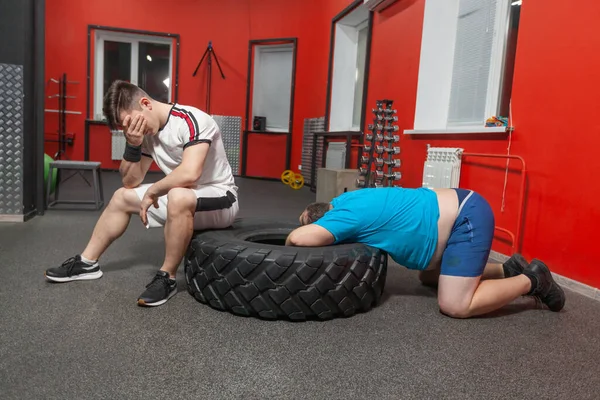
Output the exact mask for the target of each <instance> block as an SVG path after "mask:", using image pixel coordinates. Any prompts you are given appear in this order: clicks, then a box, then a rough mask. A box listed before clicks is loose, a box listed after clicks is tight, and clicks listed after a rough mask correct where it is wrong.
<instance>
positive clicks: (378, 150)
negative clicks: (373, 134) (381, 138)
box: [375, 145, 386, 154]
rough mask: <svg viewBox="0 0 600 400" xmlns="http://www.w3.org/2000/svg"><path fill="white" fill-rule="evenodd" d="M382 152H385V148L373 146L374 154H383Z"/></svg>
mask: <svg viewBox="0 0 600 400" xmlns="http://www.w3.org/2000/svg"><path fill="white" fill-rule="evenodd" d="M384 151H386V148H385V147H383V146H379V145H377V146H375V153H377V154H383V152H384Z"/></svg>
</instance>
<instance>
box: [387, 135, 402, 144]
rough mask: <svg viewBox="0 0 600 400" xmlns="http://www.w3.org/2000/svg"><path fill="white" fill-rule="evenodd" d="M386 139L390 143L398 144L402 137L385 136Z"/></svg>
mask: <svg viewBox="0 0 600 400" xmlns="http://www.w3.org/2000/svg"><path fill="white" fill-rule="evenodd" d="M384 139H385V140H387V141H388V142H394V143H397V142H399V141H400V136H399V135H392V136H390V135H385V136H384Z"/></svg>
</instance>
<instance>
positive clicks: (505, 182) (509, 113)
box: [500, 99, 513, 212]
mask: <svg viewBox="0 0 600 400" xmlns="http://www.w3.org/2000/svg"><path fill="white" fill-rule="evenodd" d="M512 131H513V123H512V99H511V100H509V102H508V147H507V149H506V151H507V152H506V155H510V146H511V144H512ZM509 163H510V158H507V159H506V171H504V188H503V189H502V207H500V212H504V205H505V202H506V184H507V183H508V164H509Z"/></svg>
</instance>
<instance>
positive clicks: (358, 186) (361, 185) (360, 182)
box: [356, 178, 365, 188]
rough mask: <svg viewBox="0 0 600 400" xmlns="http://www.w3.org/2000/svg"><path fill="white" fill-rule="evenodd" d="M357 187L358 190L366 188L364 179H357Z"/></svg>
mask: <svg viewBox="0 0 600 400" xmlns="http://www.w3.org/2000/svg"><path fill="white" fill-rule="evenodd" d="M356 187H357V188H364V187H365V181H364V180H362V179H360V178H359V179H357V180H356Z"/></svg>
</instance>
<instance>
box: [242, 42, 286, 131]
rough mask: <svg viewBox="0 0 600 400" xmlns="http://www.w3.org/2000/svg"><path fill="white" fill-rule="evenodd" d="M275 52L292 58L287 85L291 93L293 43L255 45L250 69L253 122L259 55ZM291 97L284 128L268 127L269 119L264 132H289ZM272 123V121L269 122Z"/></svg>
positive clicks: (257, 89) (255, 113) (257, 87)
mask: <svg viewBox="0 0 600 400" xmlns="http://www.w3.org/2000/svg"><path fill="white" fill-rule="evenodd" d="M276 52H286V53H290V55H291V56H292V66H291V67H292V68H291V71H290V72H291V74H290V85H289V91H290V93H291V91H292V81H293V80H294V76H293V74H294V44H293V43H285V44H257V45H255V47H254V67H253V69H252V74H253V80H252V82H253V83H252V119H251V120H254V117H255V116H256V115H257V111H256V101H255V99H256V98H257V92H258V91H259V90H260V87H259V85H256V84H255V79H254V77H255V76H256V71H257V70H258V68H259V66H260V59H261V55H262V54H265V53H276ZM291 101H292V99H291V95H290V97H289V103H290V107H288V109H287V118H286V121H288V123H287V124H286V126H285V127H276V126H273V125H271V126H269V121H270V119H269V118H267V126H266V127H265V131H266V132H289V130H290V126H289V120H290V113H291V111H292V110H291ZM271 122H272V120H271Z"/></svg>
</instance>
